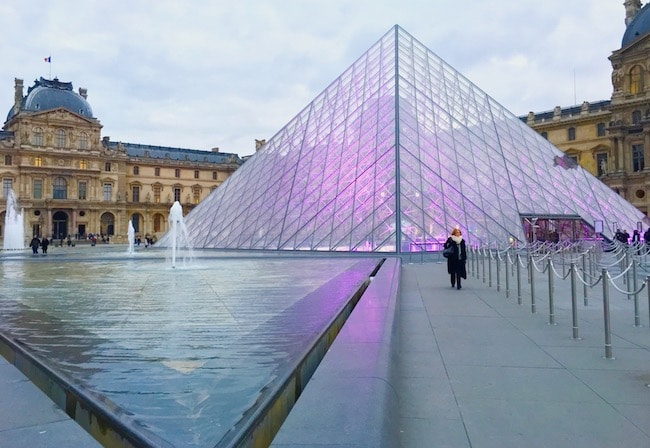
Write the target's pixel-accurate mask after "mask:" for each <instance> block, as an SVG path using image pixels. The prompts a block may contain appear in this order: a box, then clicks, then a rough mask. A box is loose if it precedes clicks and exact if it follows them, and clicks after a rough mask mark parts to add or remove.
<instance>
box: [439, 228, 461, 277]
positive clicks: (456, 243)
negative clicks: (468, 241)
mask: <svg viewBox="0 0 650 448" xmlns="http://www.w3.org/2000/svg"><path fill="white" fill-rule="evenodd" d="M448 247H452V248H453V251H452V253H451V255H450V256H449V257H448V258H447V272H448V273H449V274H450V275H451V287H452V288H453V287H454V286H456V288H458V289H460V279H461V278H467V269H466V268H465V262H466V261H467V247H466V245H465V240H464V239H463V234H462V232H461V231H460V229H459V228H455V229H454V230H452V231H451V236H450V237H449V238H447V241H445V246H444V248H445V249H447V248H448Z"/></svg>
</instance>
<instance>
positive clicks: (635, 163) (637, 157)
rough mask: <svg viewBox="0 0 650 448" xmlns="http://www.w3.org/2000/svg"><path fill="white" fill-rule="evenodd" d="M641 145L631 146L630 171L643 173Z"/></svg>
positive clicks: (643, 164)
mask: <svg viewBox="0 0 650 448" xmlns="http://www.w3.org/2000/svg"><path fill="white" fill-rule="evenodd" d="M644 167H645V163H644V160H643V144H638V145H632V171H643V168H644Z"/></svg>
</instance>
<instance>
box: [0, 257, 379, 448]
mask: <svg viewBox="0 0 650 448" xmlns="http://www.w3.org/2000/svg"><path fill="white" fill-rule="evenodd" d="M376 264H377V260H376V259H365V258H343V257H337V258H334V259H332V258H325V257H317V258H309V257H282V256H276V257H271V258H266V257H262V256H249V257H242V256H237V255H232V254H221V255H218V256H216V255H215V254H214V253H209V252H208V253H201V252H199V253H197V255H196V257H195V259H194V262H193V264H192V265H191V266H184V267H178V266H177V267H176V268H175V269H174V268H172V267H171V265H170V264H169V263H168V261H167V257H166V255H165V253H164V251H162V250H152V249H151V248H149V249H148V250H147V251H145V250H144V249H140V250H136V252H135V253H133V254H128V253H127V251H126V248H125V246H124V247H120V246H115V247H113V246H105V247H104V246H97V247H78V248H58V247H57V248H55V250H53V251H52V253H48V255H47V256H41V255H38V256H32V255H31V254H27V253H25V254H24V255H21V256H15V255H12V256H3V255H2V254H0V331H1V332H2V333H4V334H5V335H7V336H9V337H11V338H13V339H16V340H18V341H20V342H21V343H22V344H24V345H25V346H26V347H28V349H29V350H30V351H31V352H32V353H33V354H35V355H36V356H37V357H39V358H40V359H42V360H44V361H45V362H46V363H47V364H48V365H50V366H52V367H54V368H55V369H56V370H57V371H59V372H61V373H62V374H64V375H65V376H66V377H68V378H69V379H70V380H71V381H72V382H73V383H75V384H80V385H82V386H83V387H85V388H86V389H88V390H89V391H90V392H92V394H93V395H96V396H97V397H98V398H100V399H101V400H105V401H107V402H110V403H112V404H114V405H115V407H116V408H119V409H120V410H121V411H123V412H124V414H125V415H129V418H130V419H132V420H133V422H135V423H136V425H137V427H138V430H141V431H144V432H148V433H151V434H155V435H156V436H157V437H159V438H161V439H163V440H165V441H166V442H168V443H169V444H171V445H174V446H210V447H212V446H218V445H219V443H220V441H222V440H223V439H224V437H226V436H227V434H228V433H229V432H230V431H232V430H233V428H236V427H240V426H241V425H245V424H246V416H247V415H250V413H251V409H254V407H255V406H256V404H257V403H259V402H260V401H261V400H262V399H263V398H264V395H265V394H266V393H269V392H268V391H269V390H270V389H272V387H271V386H272V385H273V384H274V382H276V381H281V380H283V379H284V378H285V377H286V376H287V375H288V374H289V373H290V372H291V371H292V370H293V367H294V366H295V365H296V364H297V362H298V361H299V360H300V359H301V358H302V356H304V354H305V352H306V351H307V350H308V348H309V347H310V346H311V345H312V344H313V342H314V340H315V339H316V338H317V337H318V335H319V334H320V333H321V332H322V330H323V328H325V327H326V326H327V325H328V324H329V322H330V321H331V320H332V318H333V316H334V315H336V314H337V313H338V312H339V311H340V310H341V309H342V307H343V306H344V305H345V303H346V302H347V301H348V300H349V298H350V297H351V296H352V295H353V293H354V292H355V291H356V290H357V289H358V288H359V287H360V285H361V284H362V283H363V282H364V281H365V280H366V279H367V278H368V276H369V275H370V273H371V272H372V271H373V269H374V268H375V266H376Z"/></svg>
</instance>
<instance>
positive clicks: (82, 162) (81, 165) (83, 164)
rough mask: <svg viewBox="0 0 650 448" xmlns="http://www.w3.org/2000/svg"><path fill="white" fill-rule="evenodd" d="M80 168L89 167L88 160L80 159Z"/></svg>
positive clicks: (85, 168)
mask: <svg viewBox="0 0 650 448" xmlns="http://www.w3.org/2000/svg"><path fill="white" fill-rule="evenodd" d="M79 169H81V170H87V169H88V161H87V160H80V161H79Z"/></svg>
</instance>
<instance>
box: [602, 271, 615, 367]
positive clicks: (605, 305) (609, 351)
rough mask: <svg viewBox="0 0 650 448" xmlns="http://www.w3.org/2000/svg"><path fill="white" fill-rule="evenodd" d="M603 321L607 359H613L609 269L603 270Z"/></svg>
mask: <svg viewBox="0 0 650 448" xmlns="http://www.w3.org/2000/svg"><path fill="white" fill-rule="evenodd" d="M602 276H603V278H602V280H603V321H604V327H605V358H607V359H612V358H613V357H612V330H611V328H610V321H609V317H610V315H609V278H608V277H609V276H608V275H607V269H603V272H602Z"/></svg>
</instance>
